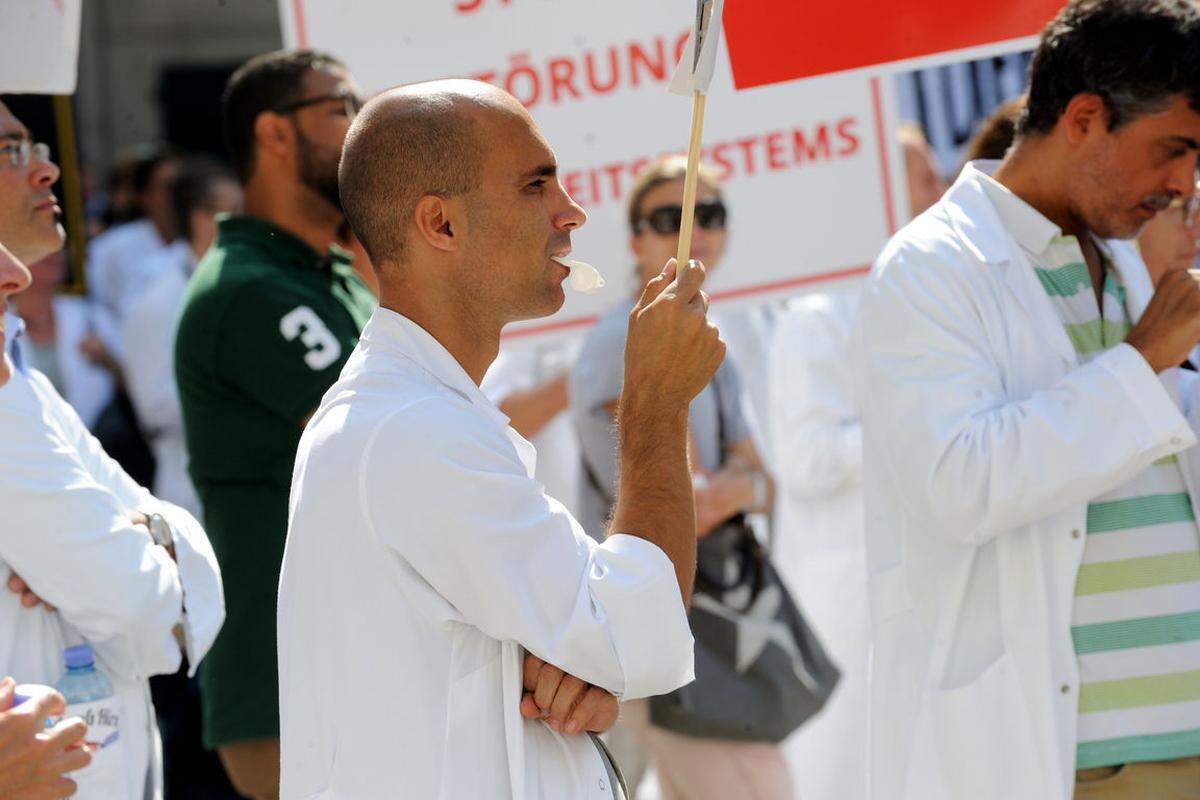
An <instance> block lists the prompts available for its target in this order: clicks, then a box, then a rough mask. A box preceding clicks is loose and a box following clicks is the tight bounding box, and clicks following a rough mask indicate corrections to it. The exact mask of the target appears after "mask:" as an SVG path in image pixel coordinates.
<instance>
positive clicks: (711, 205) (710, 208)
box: [633, 200, 728, 236]
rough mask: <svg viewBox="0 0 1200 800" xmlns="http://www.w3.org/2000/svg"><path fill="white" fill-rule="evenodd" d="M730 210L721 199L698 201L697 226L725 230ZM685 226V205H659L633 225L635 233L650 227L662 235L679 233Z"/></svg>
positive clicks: (707, 229)
mask: <svg viewBox="0 0 1200 800" xmlns="http://www.w3.org/2000/svg"><path fill="white" fill-rule="evenodd" d="M727 218H728V212H727V211H726V210H725V204H724V203H722V202H721V201H720V200H712V201H709V202H707V203H696V226H697V227H699V228H703V229H704V230H706V231H721V230H725V221H726V219H727ZM682 226H683V206H658V207H657V208H652V209H650V210H649V211H647V212H646V213H645V214H643V215H642V218H641V219H639V220H638V221H637V223H636V224H635V225H634V226H633V232H634V233H641V232H642V231H644V230H646V228H649V229H650V230H652V231H654V232H655V233H657V234H659V235H660V236H669V235H672V234H677V233H679V229H680V228H681V227H682Z"/></svg>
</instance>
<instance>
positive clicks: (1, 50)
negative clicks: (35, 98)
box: [0, 0, 83, 94]
mask: <svg viewBox="0 0 1200 800" xmlns="http://www.w3.org/2000/svg"><path fill="white" fill-rule="evenodd" d="M82 10H83V0H0V92H3V93H6V94H73V93H74V92H75V81H76V77H77V75H78V72H79V67H78V65H79V20H80V16H81V13H82Z"/></svg>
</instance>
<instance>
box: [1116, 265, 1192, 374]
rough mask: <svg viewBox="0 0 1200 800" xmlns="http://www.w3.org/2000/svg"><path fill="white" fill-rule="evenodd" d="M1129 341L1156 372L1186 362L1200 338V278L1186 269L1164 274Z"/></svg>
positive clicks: (1128, 337)
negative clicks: (1197, 278) (1198, 280)
mask: <svg viewBox="0 0 1200 800" xmlns="http://www.w3.org/2000/svg"><path fill="white" fill-rule="evenodd" d="M1125 342H1126V343H1127V344H1129V345H1130V346H1131V347H1133V348H1134V349H1135V350H1137V351H1138V352H1139V353H1141V354H1142V357H1143V358H1145V359H1146V363H1147V364H1149V365H1150V368H1151V369H1153V370H1154V371H1155V372H1162V371H1163V370H1165V369H1169V368H1170V367H1177V366H1179V365H1180V364H1182V363H1183V362H1184V360H1185V359H1186V358H1187V357H1188V353H1190V352H1191V350H1192V348H1193V347H1195V346H1196V343H1197V342H1200V282H1197V280H1196V279H1195V278H1193V277H1192V276H1191V275H1189V274H1188V273H1187V272H1182V271H1175V272H1168V273H1166V274H1165V275H1163V277H1162V279H1161V280H1159V282H1158V288H1157V289H1156V290H1155V292H1154V297H1153V298H1151V300H1150V305H1148V306H1146V311H1145V313H1144V314H1142V318H1141V319H1140V320H1138V324H1137V325H1135V326H1134V327H1133V330H1131V331H1130V332H1129V335H1128V336H1127V337H1125Z"/></svg>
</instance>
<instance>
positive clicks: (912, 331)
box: [856, 247, 1195, 544]
mask: <svg viewBox="0 0 1200 800" xmlns="http://www.w3.org/2000/svg"><path fill="white" fill-rule="evenodd" d="M940 258H943V257H939V256H938V255H936V254H934V253H930V252H927V251H919V250H917V249H916V248H915V247H912V248H910V249H908V250H902V251H900V252H898V253H897V252H894V251H893V252H892V253H891V255H890V256H889V255H888V254H887V253H885V259H888V261H887V262H886V263H883V264H881V265H880V266H879V267H877V268H876V273H875V274H874V275H873V276H872V278H871V279H870V281H869V282H868V285H867V288H866V291H865V293H864V296H863V300H862V305H861V307H860V310H859V317H858V318H859V326H860V328H859V333H860V336H861V338H860V339H859V341H858V342H857V343H856V350H857V358H858V359H859V363H860V374H859V379H860V386H862V387H864V388H863V392H862V404H863V425H864V431H865V436H866V441H867V442H868V443H872V442H877V443H881V444H880V446H879V449H878V450H877V451H873V450H869V451H868V452H867V453H866V457H868V458H881V459H883V460H884V468H885V469H886V471H887V473H888V474H890V475H891V476H893V479H894V480H895V482H896V485H897V488H898V491H899V492H900V494H901V495H902V496H903V497H904V500H905V502H906V503H907V504H908V507H909V509H910V510H911V511H912V512H913V513H915V514H916V515H918V518H922V519H925V520H927V521H928V522H929V524H930V525H931V527H932V529H934V530H936V531H938V532H940V533H941V534H942V535H945V536H948V537H949V538H950V539H952V540H953V541H957V542H961V543H964V544H979V543H981V542H983V541H986V540H987V539H989V538H991V537H992V536H994V535H995V534H997V533H998V532H1001V531H1005V530H1009V529H1013V528H1019V527H1023V526H1026V525H1029V524H1031V523H1033V522H1034V521H1036V520H1038V519H1042V518H1044V517H1047V516H1049V515H1052V514H1055V513H1058V512H1060V511H1063V510H1065V509H1067V508H1069V507H1071V506H1073V505H1078V504H1080V503H1084V502H1087V500H1089V499H1090V498H1092V497H1096V496H1097V495H1100V494H1103V493H1104V492H1106V491H1108V490H1110V489H1112V488H1114V487H1115V486H1118V485H1120V484H1121V483H1123V482H1125V481H1126V480H1129V479H1130V478H1132V477H1133V476H1134V475H1136V474H1137V473H1138V472H1139V471H1141V470H1142V469H1144V468H1145V467H1147V466H1149V465H1150V464H1151V463H1153V462H1154V461H1156V460H1157V459H1159V458H1163V457H1165V456H1168V455H1171V454H1173V453H1177V452H1179V451H1181V450H1183V449H1185V448H1186V447H1189V446H1190V445H1192V444H1193V443H1194V442H1195V436H1194V435H1193V433H1192V431H1191V429H1190V427H1189V426H1188V424H1187V421H1186V420H1185V419H1184V417H1183V415H1182V414H1181V413H1180V410H1179V408H1178V407H1177V406H1176V404H1175V401H1174V400H1173V399H1172V398H1171V396H1170V394H1169V393H1168V392H1167V391H1166V389H1165V388H1164V386H1163V385H1162V383H1161V382H1160V381H1159V378H1158V376H1157V375H1155V374H1154V372H1153V371H1152V370H1151V369H1150V367H1149V365H1148V364H1147V363H1146V361H1145V359H1143V358H1142V356H1141V355H1140V354H1139V353H1138V352H1137V351H1136V350H1134V349H1133V348H1132V347H1130V346H1129V345H1126V344H1122V345H1118V346H1117V347H1114V348H1112V349H1111V350H1108V351H1106V352H1105V353H1103V354H1101V355H1100V356H1098V357H1097V358H1095V359H1094V360H1093V361H1091V362H1090V363H1088V364H1086V365H1084V366H1080V367H1076V368H1074V369H1072V370H1071V371H1070V372H1068V373H1067V374H1066V375H1065V377H1063V378H1062V379H1061V380H1060V381H1059V382H1058V383H1057V384H1056V385H1054V386H1051V387H1049V388H1046V389H1042V390H1040V391H1036V392H1034V393H1033V394H1031V395H1029V396H1028V397H1014V396H1012V395H1011V393H1010V392H1009V391H1008V390H1007V389H1006V386H1005V377H1004V375H1003V374H1002V371H1001V368H1000V362H999V361H998V359H997V357H996V356H995V355H994V354H993V350H992V348H993V346H994V341H993V337H990V336H989V335H988V329H987V325H986V323H985V319H995V318H996V317H995V314H996V313H998V310H994V309H987V308H986V303H985V299H981V298H980V297H979V296H978V295H977V294H976V293H975V292H974V291H973V289H972V287H971V286H969V285H968V281H967V279H966V278H965V276H964V274H963V272H965V270H963V271H959V270H956V269H955V268H954V267H953V265H951V264H948V263H946V262H945V261H944V260H939V259H940ZM980 268H982V267H980ZM994 326H996V327H998V326H999V323H994ZM995 340H998V341H1000V342H1003V332H1002V331H1001V332H997V333H996V337H995ZM1001 346H1002V345H1001ZM867 491H870V487H869V486H868V487H867Z"/></svg>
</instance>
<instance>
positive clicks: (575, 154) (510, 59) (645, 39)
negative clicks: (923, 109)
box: [280, 0, 907, 343]
mask: <svg viewBox="0 0 1200 800" xmlns="http://www.w3.org/2000/svg"><path fill="white" fill-rule="evenodd" d="M280 9H281V12H282V15H283V29H284V37H285V41H286V42H287V44H288V45H289V46H309V47H318V48H321V49H325V50H329V51H331V52H332V53H334V54H335V55H336V56H338V57H339V58H341V59H342V60H344V61H345V62H346V63H347V65H348V66H349V67H350V70H351V71H352V72H353V74H354V76H355V78H356V80H357V81H358V82H359V84H360V85H361V86H362V88H363V90H364V91H366V92H369V93H373V92H376V91H379V90H381V89H384V88H387V87H389V86H394V85H396V84H400V83H409V82H414V81H420V80H426V79H433V78H441V77H449V76H472V77H478V78H482V79H485V80H488V81H490V82H492V83H494V84H496V85H498V86H500V87H502V88H505V89H507V90H509V91H511V92H512V93H513V94H514V95H515V96H516V97H517V98H518V99H519V100H521V101H522V102H523V103H524V104H525V105H526V106H527V107H528V108H529V110H530V112H531V113H532V114H533V116H534V118H535V119H536V121H537V123H538V124H539V126H541V129H542V131H543V132H544V134H545V135H546V137H547V139H548V140H549V141H550V143H551V145H552V146H553V147H554V149H555V151H556V154H557V156H558V160H559V164H560V176H561V180H562V181H563V184H564V186H565V187H566V188H567V190H568V191H569V192H570V193H571V195H572V196H573V197H574V198H575V199H576V200H577V201H578V202H579V203H580V204H581V205H583V206H584V208H585V209H586V210H587V211H588V214H589V221H588V223H587V224H586V225H585V226H584V227H583V228H582V229H580V230H579V231H578V232H577V233H576V234H575V235H574V237H573V240H574V248H575V250H574V253H575V257H578V258H580V259H582V260H584V261H588V262H590V263H592V264H595V265H596V266H597V267H599V268H600V269H601V270H602V271H603V272H604V274H605V278H606V280H607V281H608V285H607V286H606V287H605V288H604V289H603V290H602V291H601V292H599V293H598V294H596V295H592V296H584V295H580V294H578V293H574V292H571V291H569V290H568V296H567V303H566V305H565V306H564V307H563V309H562V310H561V311H560V312H559V313H558V314H557V315H555V316H554V317H552V318H550V319H548V320H539V321H533V322H529V323H522V324H519V325H514V326H511V327H510V328H509V329H508V330H506V336H507V337H511V338H512V339H514V343H515V342H517V341H530V340H533V339H536V338H540V337H545V336H550V335H561V334H564V333H574V332H578V331H580V330H582V328H583V327H584V326H586V325H587V324H588V323H589V322H591V321H592V320H594V319H595V317H596V316H597V315H598V314H600V313H602V312H603V311H604V310H605V309H607V308H608V307H609V306H611V305H612V304H613V303H615V302H617V300H619V299H620V298H623V297H624V296H626V295H628V294H630V293H632V292H633V291H634V287H633V257H632V255H631V254H630V252H629V233H628V229H627V224H626V222H625V213H624V200H625V195H626V192H627V191H628V188H629V186H630V184H631V183H632V181H633V176H634V174H635V173H636V172H637V170H638V169H639V168H640V167H641V166H642V165H644V164H645V163H647V162H648V161H650V160H651V159H653V158H655V157H657V156H659V155H662V154H665V153H672V152H682V151H684V150H685V149H686V147H687V138H688V132H689V126H690V114H691V102H690V101H689V100H687V99H685V98H681V97H677V96H675V95H672V94H669V93H668V92H667V82H668V81H669V79H670V77H671V75H672V73H673V72H674V70H675V66H676V64H677V62H678V59H679V52H680V51H681V50H682V48H683V47H684V44H685V42H686V38H687V35H688V32H689V30H690V29H691V26H692V22H693V19H694V16H695V3H694V2H693V1H692V0H664V1H663V2H652V3H648V2H645V1H644V0H605V2H596V0H422V2H420V3H396V2H393V1H392V0H353V1H351V0H280ZM892 92H893V88H892V82H891V81H890V80H883V79H881V78H879V77H876V76H873V75H870V74H867V73H863V72H857V73H850V74H843V75H834V76H830V77H826V78H819V79H814V80H806V81H799V82H792V83H788V84H782V85H778V86H767V87H761V88H757V89H751V90H747V91H741V92H735V91H734V89H733V83H732V78H731V75H730V71H729V66H728V57H727V55H726V52H725V45H724V42H722V43H721V53H720V55H719V57H718V60H717V69H716V76H715V78H714V80H713V83H712V87H711V90H710V92H709V100H708V110H707V113H706V119H705V130H704V144H705V156H706V161H707V162H708V163H710V164H712V165H713V166H715V167H717V169H718V170H719V171H721V172H722V173H723V174H724V175H725V178H726V180H725V184H724V192H725V198H726V203H727V205H728V206H729V209H730V231H731V237H730V246H729V250H728V253H727V255H726V257H725V261H724V263H723V264H722V266H721V268H720V269H718V270H716V271H715V272H714V273H713V275H712V276H711V277H710V281H709V287H708V288H709V290H710V291H711V293H712V295H713V298H714V302H715V303H718V304H728V303H732V302H737V301H760V302H761V301H765V300H768V299H772V298H779V297H782V296H786V295H789V294H795V293H798V292H801V291H804V290H806V289H809V288H811V287H817V286H826V285H829V284H831V283H833V282H839V281H847V280H857V279H859V278H861V276H862V275H863V274H865V272H866V271H867V269H868V267H869V265H870V263H871V261H872V260H873V259H874V257H875V256H876V254H877V253H878V252H879V250H880V248H881V247H882V246H883V244H884V243H885V242H886V240H887V238H888V237H889V236H890V235H891V234H892V233H893V232H895V230H896V229H897V227H898V225H900V224H902V223H903V221H904V220H905V219H906V217H907V209H906V208H905V207H904V205H905V201H904V200H903V199H902V198H903V197H904V196H905V195H904V192H903V190H902V189H903V187H902V185H901V181H902V180H903V178H902V172H901V167H902V165H901V162H900V159H899V157H898V150H897V147H896V145H895V143H894V141H893V140H894V137H892V136H890V135H888V133H889V132H890V131H891V130H892V129H893V127H894V108H895V102H894V100H893V97H892Z"/></svg>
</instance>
